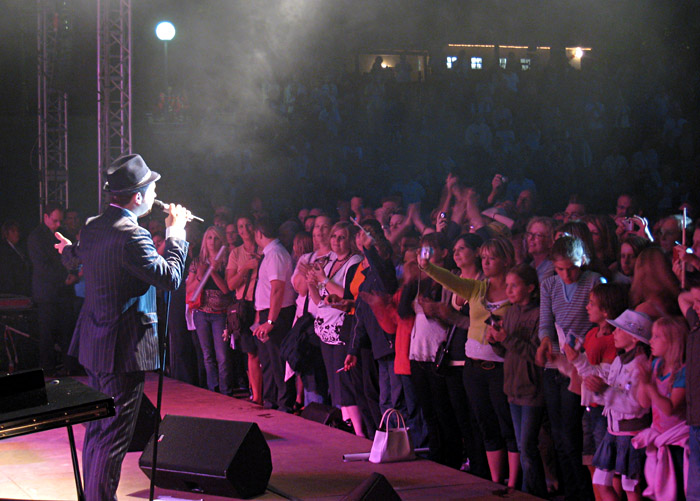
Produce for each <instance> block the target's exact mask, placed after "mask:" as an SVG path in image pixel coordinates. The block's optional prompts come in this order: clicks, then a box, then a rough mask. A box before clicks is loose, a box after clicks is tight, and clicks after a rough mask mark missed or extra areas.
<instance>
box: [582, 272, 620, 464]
mask: <svg viewBox="0 0 700 501" xmlns="http://www.w3.org/2000/svg"><path fill="white" fill-rule="evenodd" d="M626 309H627V287H625V286H622V285H620V284H612V283H605V284H598V285H596V286H595V287H593V290H592V291H591V293H590V295H589V296H588V304H587V305H586V311H587V312H588V320H590V321H591V322H592V323H594V324H595V326H594V327H593V328H592V329H591V330H589V331H588V333H587V334H586V337H585V339H584V341H583V349H584V351H585V353H586V358H587V359H588V363H589V364H591V365H601V364H611V363H612V361H613V360H614V359H615V356H616V355H617V350H616V349H615V341H614V339H613V336H612V333H613V330H614V329H613V327H612V325H611V324H609V323H608V319H612V318H617V317H618V316H620V315H621V314H622V312H623V311H625V310H626ZM603 387H604V383H602V381H601V380H600V378H598V377H597V376H588V377H587V378H585V379H584V380H583V384H582V385H581V405H582V406H583V407H584V408H585V411H584V413H583V464H584V465H587V466H588V469H589V470H590V471H591V474H593V470H594V468H593V466H592V461H593V455H594V454H595V451H596V449H597V448H598V446H599V445H600V443H601V442H602V441H603V438H604V437H605V429H606V427H607V420H606V419H605V416H603V405H604V403H605V402H604V400H603V395H602V392H601V390H602V389H603Z"/></svg>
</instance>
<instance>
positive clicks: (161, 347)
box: [148, 291, 170, 501]
mask: <svg viewBox="0 0 700 501" xmlns="http://www.w3.org/2000/svg"><path fill="white" fill-rule="evenodd" d="M163 300H164V303H165V326H164V329H163V334H162V335H161V334H160V332H159V333H158V360H159V361H160V368H159V369H158V396H157V398H156V422H155V425H154V426H153V461H152V463H151V483H150V487H149V490H148V501H153V494H154V491H155V487H156V471H158V469H157V467H156V466H157V462H158V437H159V433H160V411H161V407H162V405H163V373H164V372H165V357H166V351H165V348H166V346H167V342H166V337H167V336H168V318H169V317H170V291H164V292H163Z"/></svg>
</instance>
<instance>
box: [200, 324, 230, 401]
mask: <svg viewBox="0 0 700 501" xmlns="http://www.w3.org/2000/svg"><path fill="white" fill-rule="evenodd" d="M194 325H195V327H196V328H197V337H198V338H199V344H200V346H201V347H202V357H203V358H204V369H205V371H206V373H207V388H208V389H210V390H211V391H214V390H216V388H217V386H218V388H219V392H220V393H222V394H223V395H233V361H232V358H231V348H230V346H229V344H228V343H227V342H225V341H224V340H223V338H222V337H221V336H222V334H223V332H224V327H226V315H225V314H223V313H205V312H203V311H198V310H195V312H194Z"/></svg>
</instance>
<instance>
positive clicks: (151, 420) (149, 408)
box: [127, 395, 160, 452]
mask: <svg viewBox="0 0 700 501" xmlns="http://www.w3.org/2000/svg"><path fill="white" fill-rule="evenodd" d="M156 419H160V416H159V415H158V412H157V409H156V408H155V407H154V406H153V404H152V403H151V401H150V400H149V399H148V397H147V396H146V395H144V396H143V397H142V398H141V405H140V406H139V415H138V417H137V418H136V429H134V436H133V437H131V443H130V444H129V449H128V451H127V452H140V451H142V450H143V449H144V447H146V444H147V443H148V441H149V440H150V439H151V437H152V436H153V430H154V429H155V426H156Z"/></svg>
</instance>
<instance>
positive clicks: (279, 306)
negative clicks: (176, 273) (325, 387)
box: [253, 218, 296, 412]
mask: <svg viewBox="0 0 700 501" xmlns="http://www.w3.org/2000/svg"><path fill="white" fill-rule="evenodd" d="M255 242H256V243H257V245H258V247H259V248H260V249H261V251H262V255H263V258H262V261H261V262H260V269H259V270H258V282H257V285H256V288H255V311H256V320H257V322H256V324H258V326H257V327H256V328H255V330H254V331H253V335H254V336H255V337H256V338H257V340H256V343H257V344H258V356H259V357H260V363H261V365H262V370H263V399H264V406H265V407H266V408H271V409H274V408H276V409H278V410H280V411H284V412H287V411H289V410H291V408H292V406H293V405H294V400H295V398H294V397H295V391H294V384H293V380H290V384H287V382H285V380H284V372H285V371H284V369H285V364H284V360H283V359H282V357H281V355H280V349H279V348H280V345H281V344H282V340H283V339H284V337H285V336H286V335H287V333H288V332H289V329H291V327H292V321H293V320H294V309H295V308H294V300H295V298H296V293H295V292H294V288H293V287H292V269H293V266H292V258H291V256H290V255H289V252H287V250H286V249H285V248H284V246H283V245H282V244H281V243H280V241H279V239H277V238H275V229H274V227H273V226H272V224H271V223H270V222H269V220H267V219H265V218H263V219H260V220H258V222H257V223H256V224H255Z"/></svg>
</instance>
